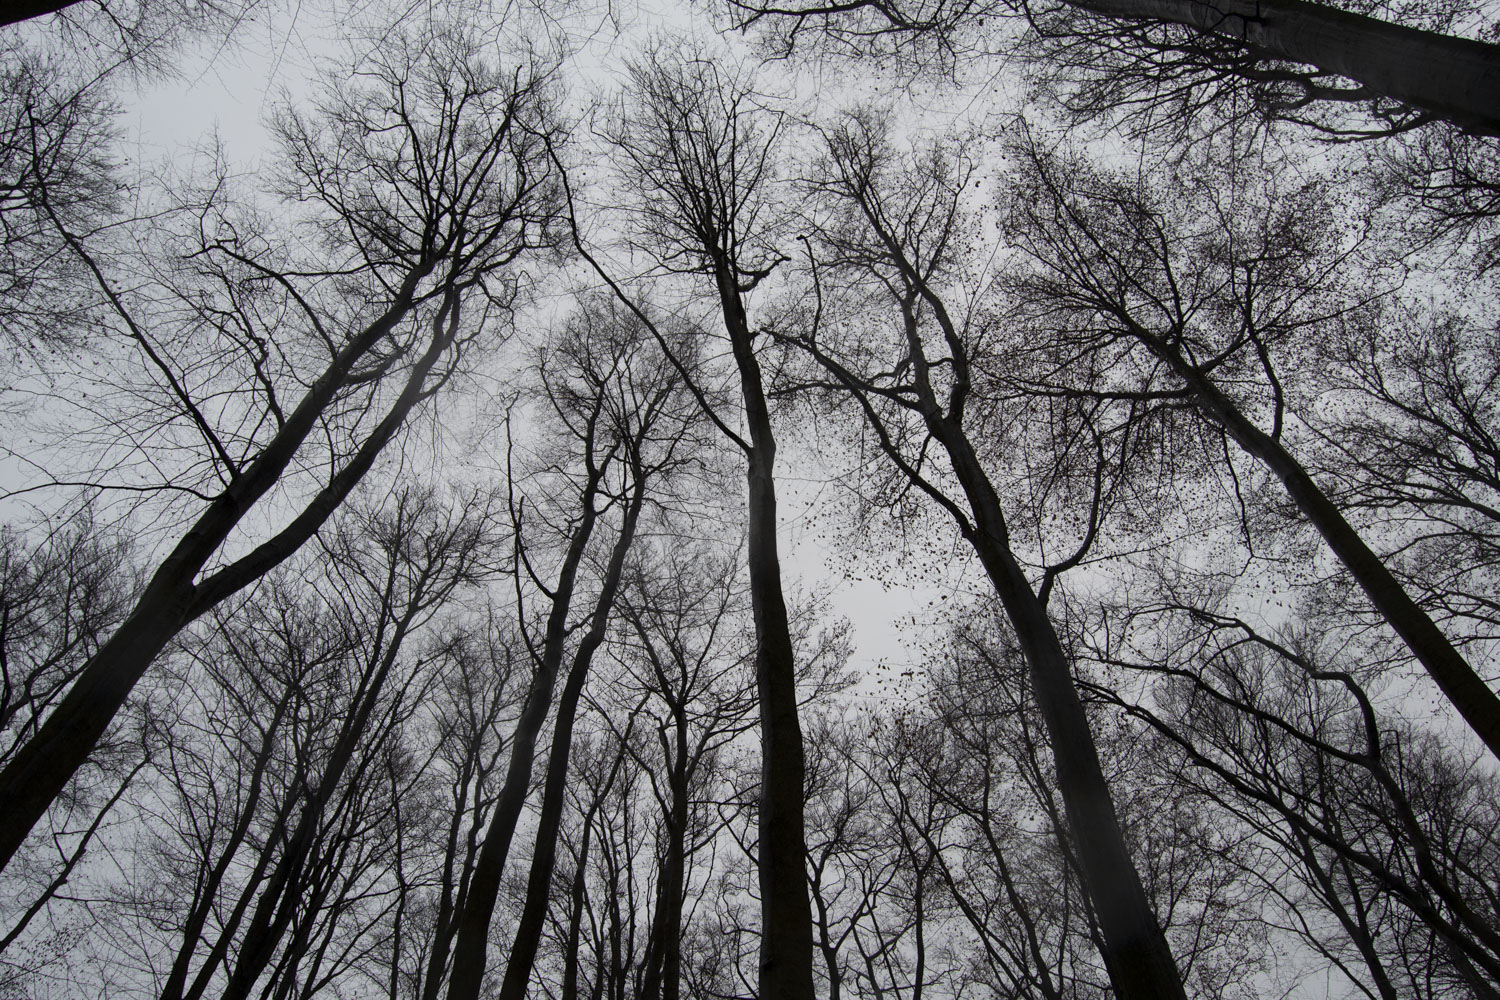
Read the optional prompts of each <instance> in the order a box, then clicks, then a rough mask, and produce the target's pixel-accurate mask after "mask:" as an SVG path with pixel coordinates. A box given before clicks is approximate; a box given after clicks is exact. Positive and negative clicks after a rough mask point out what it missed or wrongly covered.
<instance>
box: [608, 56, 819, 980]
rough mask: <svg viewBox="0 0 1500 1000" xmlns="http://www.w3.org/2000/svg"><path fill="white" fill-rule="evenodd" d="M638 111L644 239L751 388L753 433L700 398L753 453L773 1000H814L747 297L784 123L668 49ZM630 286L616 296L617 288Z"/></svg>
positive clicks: (787, 642) (777, 577)
mask: <svg viewBox="0 0 1500 1000" xmlns="http://www.w3.org/2000/svg"><path fill="white" fill-rule="evenodd" d="M629 99H630V100H631V101H632V102H633V104H632V107H631V108H630V109H629V110H628V111H627V113H626V114H625V117H624V120H623V121H621V122H620V123H619V125H618V127H617V130H616V131H615V132H614V133H613V134H612V135H611V136H610V137H609V138H610V142H611V144H612V145H613V146H614V147H615V149H617V150H618V151H619V154H620V158H621V160H622V161H623V169H624V175H625V183H626V185H628V186H629V187H630V188H631V189H632V190H634V191H636V192H639V200H638V201H637V202H636V204H635V206H633V207H635V208H636V209H637V217H638V220H639V232H640V239H641V240H642V242H643V243H644V244H645V246H646V248H647V249H648V250H649V252H651V253H652V254H653V255H654V256H655V257H656V258H657V260H659V261H660V262H661V266H662V267H663V268H665V269H667V270H670V271H677V272H680V273H687V274H693V275H700V276H702V277H703V278H706V279H708V280H709V281H711V282H712V288H713V296H714V301H715V302H716V304H717V311H718V313H719V315H720V317H721V318H722V321H723V324H724V330H725V333H726V335H727V337H728V340H729V345H730V350H731V353H732V355H733V358H734V365H735V371H736V373H737V375H738V381H739V385H740V396H741V402H742V405H743V415H744V417H743V419H744V424H745V429H746V432H747V433H745V434H741V433H740V432H739V431H736V430H735V429H733V428H731V427H730V426H729V424H728V423H726V422H725V420H724V419H722V418H721V417H720V416H719V415H718V414H717V413H716V412H714V411H713V409H712V407H711V406H709V403H708V400H707V399H706V398H705V396H704V394H703V392H702V390H701V389H700V390H699V391H698V398H699V401H700V402H702V403H704V404H705V405H706V406H709V417H710V419H711V420H712V421H713V422H714V423H715V425H716V426H717V427H718V428H719V430H720V431H721V432H722V433H723V434H724V436H725V437H726V438H727V439H728V440H730V441H731V442H733V444H734V445H735V446H736V447H738V448H739V449H740V450H741V451H742V452H743V453H744V455H745V458H746V463H747V476H748V483H747V487H748V498H749V499H748V513H747V518H748V522H747V523H748V531H749V538H748V546H747V548H748V551H747V561H748V563H749V568H750V594H751V603H752V606H753V608H754V612H755V622H756V626H755V628H756V677H757V685H758V691H759V698H760V708H761V750H762V763H761V767H762V778H761V791H760V796H761V798H760V808H759V822H760V837H759V844H758V855H757V864H758V871H759V879H760V903H761V964H760V979H759V989H760V992H761V993H762V994H763V995H768V996H778V997H786V998H788V1000H810V998H811V997H812V995H813V983H812V916H811V910H810V908H809V904H808V897H807V880H806V875H805V872H804V870H803V865H804V857H805V851H806V848H805V844H804V843H803V833H802V825H803V815H802V808H803V803H802V785H803V771H804V761H803V750H802V733H801V726H800V723H799V722H798V717H797V681H796V677H797V669H796V660H795V657H794V652H793V648H792V639H791V629H790V625H789V621H788V616H787V606H786V599H785V596H784V594H783V592H782V584H781V565H780V556H779V555H778V547H777V541H776V482H775V471H774V469H775V459H776V436H775V430H774V427H773V425H772V421H771V412H770V408H769V406H768V405H767V401H766V389H765V382H764V377H763V374H762V369H761V363H760V359H759V357H758V351H757V347H758V345H757V343H756V340H757V333H756V331H755V330H754V328H753V327H752V326H751V323H750V318H749V312H748V305H747V298H748V296H749V295H750V294H751V293H752V292H754V290H755V289H756V288H757V287H758V286H759V285H760V284H761V282H762V281H764V280H765V279H766V278H767V277H769V276H770V274H771V273H772V271H773V270H774V269H775V267H776V266H777V264H778V263H779V262H780V260H781V259H782V257H781V255H780V254H779V252H778V251H777V250H776V249H775V247H774V245H773V243H772V236H773V230H774V226H775V221H774V220H773V219H771V218H769V215H770V213H771V212H772V206H771V204H770V201H769V198H770V191H769V187H770V185H771V184H772V182H773V181H774V178H775V174H774V157H775V155H776V153H775V149H776V143H777V137H778V134H779V131H780V121H779V119H778V117H777V116H776V115H775V114H774V113H773V112H771V111H770V110H769V109H768V108H767V107H766V106H765V105H764V103H763V102H762V101H761V100H760V98H759V97H758V96H757V95H756V94H755V92H754V90H753V88H752V86H751V84H750V82H749V81H748V80H745V79H742V78H738V77H736V76H734V75H732V74H727V73H724V72H721V71H720V69H719V67H718V66H717V65H716V64H715V63H713V62H712V61H711V60H709V59H708V58H705V57H702V56H690V55H685V54H682V53H678V52H672V51H666V50H658V51H656V52H655V53H653V54H652V55H651V56H649V57H648V58H647V59H646V60H643V61H642V62H639V63H637V64H636V65H635V66H634V67H633V69H632V70H631V82H630V86H629ZM616 288H617V289H618V286H617V285H616Z"/></svg>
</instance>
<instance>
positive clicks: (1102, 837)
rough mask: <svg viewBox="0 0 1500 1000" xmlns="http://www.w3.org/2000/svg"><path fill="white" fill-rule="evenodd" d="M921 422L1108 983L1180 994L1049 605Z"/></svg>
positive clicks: (938, 432) (977, 477)
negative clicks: (984, 579)
mask: <svg viewBox="0 0 1500 1000" xmlns="http://www.w3.org/2000/svg"><path fill="white" fill-rule="evenodd" d="M928 427H929V429H930V430H932V432H933V436H934V437H936V438H937V440H938V442H939V443H940V444H942V445H943V447H944V449H945V450H946V451H947V452H948V456H949V459H950V460H951V462H952V464H953V469H954V472H955V473H956V475H957V477H958V480H959V483H960V484H961V485H962V487H963V490H964V494H965V496H966V497H967V499H968V501H969V506H970V509H971V510H972V511H973V512H974V526H973V530H972V532H971V533H970V535H969V542H970V543H971V544H972V545H973V547H974V550H975V552H976V553H977V554H978V555H979V561H980V562H981V563H982V564H983V566H984V569H985V573H986V574H987V575H988V576H989V578H990V582H991V583H992V584H993V585H994V587H995V592H996V594H997V595H998V596H999V597H1000V603H1001V604H1002V605H1003V606H1004V608H1005V613H1006V616H1007V617H1008V618H1009V619H1010V622H1011V625H1012V627H1013V628H1014V629H1015V630H1016V636H1017V638H1018V639H1019V641H1020V644H1021V649H1022V652H1023V653H1024V654H1025V656H1026V662H1027V665H1028V666H1029V668H1030V672H1031V683H1032V689H1033V691H1034V693H1035V696H1036V701H1037V707H1038V708H1039V709H1040V710H1041V714H1042V722H1043V724H1044V725H1045V726H1046V728H1047V736H1048V738H1049V740H1050V742H1051V744H1052V755H1053V763H1054V766H1055V767H1056V769H1057V784H1058V790H1059V791H1060V792H1061V794H1062V799H1063V806H1064V809H1065V810H1066V812H1067V817H1068V825H1069V827H1070V828H1071V829H1072V832H1073V840H1074V842H1075V844H1076V845H1077V850H1078V858H1079V862H1080V867H1081V868H1082V873H1083V878H1084V884H1085V886H1086V887H1087V889H1088V893H1089V900H1090V902H1091V903H1092V904H1093V907H1094V912H1095V913H1096V915H1097V916H1098V920H1099V928H1100V931H1101V933H1102V934H1103V937H1104V947H1103V949H1102V951H1103V958H1104V964H1105V967H1106V968H1107V969H1108V972H1109V977H1110V982H1111V983H1112V984H1113V986H1114V988H1115V992H1116V993H1117V994H1118V995H1119V996H1120V997H1121V998H1123V1000H1166V998H1179V1000H1182V998H1185V997H1186V994H1185V993H1184V992H1183V987H1182V977H1181V975H1180V974H1179V973H1178V971H1177V965H1176V963H1175V962H1174V961H1173V960H1172V952H1171V949H1170V948H1169V947H1168V945H1167V940H1166V936H1165V935H1164V934H1163V933H1162V929H1161V925H1160V924H1159V923H1158V922H1157V919H1156V914H1155V913H1154V912H1153V911H1152V909H1151V904H1150V902H1149V901H1148V900H1147V899H1146V892H1145V890H1144V889H1143V888H1142V887H1141V880H1140V876H1139V874H1137V872H1136V869H1135V863H1134V862H1133V861H1132V860H1131V858H1130V852H1129V851H1128V850H1126V847H1125V837H1124V834H1123V833H1122V832H1121V829H1120V821H1119V818H1118V817H1117V816H1116V815H1115V808H1114V802H1113V801H1112V799H1111V797H1110V793H1109V784H1108V782H1106V781H1105V779H1104V771H1103V768H1101V767H1100V765H1099V754H1098V751H1097V750H1096V749H1095V747H1094V739H1093V735H1092V732H1091V731H1090V729H1089V722H1088V716H1087V715H1086V714H1085V713H1084V710H1083V702H1082V700H1081V699H1080V698H1079V697H1078V689H1077V687H1076V686H1075V685H1074V683H1073V673H1072V668H1071V666H1070V664H1069V662H1068V658H1067V655H1066V654H1065V653H1064V652H1063V648H1062V643H1061V642H1059V641H1058V638H1057V631H1056V630H1055V629H1054V628H1053V627H1052V621H1051V619H1050V618H1049V617H1048V616H1047V609H1046V607H1045V606H1044V605H1043V604H1042V602H1041V600H1040V598H1038V597H1037V594H1036V591H1035V590H1033V589H1032V587H1031V582H1030V581H1029V580H1027V579H1026V574H1025V572H1024V571H1023V570H1022V569H1021V567H1020V564H1019V563H1017V561H1016V558H1015V555H1014V553H1012V552H1011V549H1010V541H1009V532H1008V530H1007V529H1006V526H1005V519H1004V516H1003V514H1002V511H1001V507H1000V499H999V497H998V495H997V494H996V493H995V490H994V487H993V485H992V484H991V483H990V481H989V478H988V476H986V475H985V473H984V470H983V468H982V467H981V465H980V463H979V460H978V457H977V456H976V455H975V454H974V450H973V446H972V445H971V444H970V443H969V441H968V439H967V438H966V437H965V436H964V435H963V434H962V432H961V431H960V430H959V429H957V428H955V427H953V426H952V425H951V424H950V423H949V422H948V421H947V420H945V419H943V418H942V417H940V416H937V415H929V417H928Z"/></svg>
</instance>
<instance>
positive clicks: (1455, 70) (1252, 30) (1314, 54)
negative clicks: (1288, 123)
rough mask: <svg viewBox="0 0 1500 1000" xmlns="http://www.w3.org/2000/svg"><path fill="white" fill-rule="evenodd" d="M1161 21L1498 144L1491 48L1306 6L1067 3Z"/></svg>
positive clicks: (1499, 90) (1495, 58)
mask: <svg viewBox="0 0 1500 1000" xmlns="http://www.w3.org/2000/svg"><path fill="white" fill-rule="evenodd" d="M1066 2H1067V3H1069V4H1071V5H1072V6H1075V7H1078V8H1081V9H1083V10H1088V11H1092V12H1094V13H1096V14H1103V15H1105V16H1107V17H1121V18H1130V19H1139V20H1152V21H1169V22H1171V23H1173V24H1183V25H1187V26H1188V27H1191V28H1196V29H1198V30H1199V31H1202V32H1204V33H1205V34H1209V35H1213V36H1216V37H1220V38H1227V39H1230V40H1233V41H1235V42H1239V43H1240V44H1242V45H1244V46H1245V48H1247V49H1249V50H1250V51H1251V52H1252V53H1253V54H1254V55H1255V56H1256V57H1258V58H1266V59H1277V60H1285V61H1286V62H1295V63H1305V64H1307V65H1311V66H1316V67H1317V68H1318V69H1320V70H1323V71H1324V72H1327V73H1336V74H1338V75H1339V76H1344V77H1348V78H1349V79H1351V80H1354V81H1356V82H1358V83H1361V84H1363V85H1364V86H1365V87H1366V88H1368V89H1369V90H1370V91H1372V92H1373V93H1372V95H1371V96H1375V95H1384V96H1386V97H1389V98H1392V99H1394V100H1397V101H1400V102H1401V103H1403V104H1408V105H1411V106H1412V107H1414V108H1420V109H1422V110H1423V111H1427V112H1430V113H1431V114H1433V115H1435V116H1437V117H1439V118H1444V119H1447V120H1448V121H1450V122H1452V123H1453V124H1455V125H1457V126H1459V127H1460V128H1463V129H1467V130H1468V131H1471V132H1478V133H1482V134H1484V135H1500V46H1497V45H1492V44H1488V43H1486V42H1478V41H1474V40H1472V39H1468V38H1457V37H1454V36H1452V35H1443V34H1439V33H1438V32H1435V31H1422V30H1420V29H1418V28H1408V27H1405V26H1403V25H1399V24H1392V23H1391V22H1389V21H1382V20H1380V19H1379V18H1374V17H1368V16H1366V15H1364V14H1355V13H1353V12H1351V11H1346V10H1339V9H1337V8H1335V7H1330V6H1326V5H1323V4H1316V3H1307V2H1305V0H1213V2H1212V3H1209V2H1205V0H1066Z"/></svg>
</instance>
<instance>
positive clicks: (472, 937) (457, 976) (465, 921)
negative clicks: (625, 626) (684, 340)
mask: <svg viewBox="0 0 1500 1000" xmlns="http://www.w3.org/2000/svg"><path fill="white" fill-rule="evenodd" d="M647 337H648V334H647V332H646V330H645V327H644V326H643V325H642V324H640V323H639V322H637V318H636V317H635V316H634V315H631V314H624V315H621V314H619V313H618V312H617V311H616V309H615V308H614V307H613V305H612V303H610V302H608V301H604V302H601V301H598V300H595V301H592V302H589V303H587V304H586V305H585V306H584V307H583V308H581V309H580V311H579V313H578V314H577V315H576V316H575V317H574V318H573V319H572V321H571V323H570V325H569V326H568V327H567V328H565V329H564V330H563V331H562V333H561V335H560V337H559V340H558V343H557V344H556V345H554V347H555V350H548V349H544V350H543V351H542V353H541V356H540V360H539V363H538V374H539V376H540V383H541V384H540V386H539V389H540V395H541V396H543V397H545V399H546V400H547V404H548V407H549V408H550V409H551V411H552V413H551V414H550V418H551V419H552V420H553V421H555V424H556V427H557V430H558V431H559V432H560V437H561V438H562V439H563V441H564V442H565V444H564V448H565V449H566V450H563V448H554V449H548V455H547V460H546V466H545V467H546V468H547V470H548V472H550V473H551V474H552V475H551V477H550V478H553V479H560V480H561V481H562V485H563V488H562V490H561V491H559V492H560V494H561V497H560V498H559V499H561V502H562V503H565V504H567V505H568V506H567V507H564V508H563V511H562V512H561V514H560V516H561V517H562V518H563V523H564V525H565V527H564V533H563V535H564V538H566V549H565V552H564V554H563V557H562V560H561V563H560V565H559V567H558V570H557V578H556V583H554V584H553V585H552V586H551V587H548V586H546V585H545V584H543V583H542V582H541V580H540V579H539V577H538V575H537V571H536V569H535V568H534V567H533V561H534V560H535V557H536V552H535V551H532V550H530V549H529V547H528V545H527V542H526V541H525V538H524V535H523V521H524V512H525V501H524V500H520V501H513V506H512V517H513V518H514V523H515V537H516V546H517V552H516V563H517V565H516V567H515V576H516V586H517V593H518V594H519V593H521V589H522V588H523V587H524V586H525V585H526V584H525V581H527V580H529V582H530V583H531V584H532V585H534V586H536V587H537V588H538V589H540V590H541V592H542V594H543V596H544V597H545V598H546V600H545V605H546V606H547V608H548V610H547V614H546V619H545V626H544V630H543V633H542V635H541V638H540V641H536V640H535V639H533V638H532V636H531V635H530V633H529V623H528V622H527V621H526V618H525V611H524V608H520V609H518V611H519V612H520V613H521V614H522V616H523V617H522V618H521V624H522V629H523V635H524V638H525V640H526V645H527V648H528V649H529V650H530V652H531V657H532V660H533V663H534V665H535V674H534V676H533V678H532V685H531V690H530V691H529V692H528V694H527V697H526V704H525V707H524V708H523V710H522V714H521V718H520V719H519V720H518V721H517V725H516V733H515V736H514V737H513V738H512V742H511V752H510V762H509V765H508V766H507V770H506V776H505V785H504V787H503V788H502V789H501V792H500V797H499V800H498V801H497V803H496V806H495V810H494V813H493V814H492V817H491V821H490V826H489V830H488V832H487V834H486V836H485V842H484V847H483V848H482V849H481V851H480V854H479V857H478V859H477V861H476V863H475V869H474V875H473V878H472V879H471V882H470V891H469V897H468V900H467V901H466V904H465V907H464V912H463V915H462V917H461V920H460V929H459V933H458V937H457V939H456V941H455V944H454V960H453V972H452V975H451V978H450V981H449V987H448V996H449V997H450V998H453V1000H472V998H474V997H477V996H478V994H479V991H480V987H481V985H482V977H483V974H484V965H485V950H486V948H487V947H488V943H489V938H488V932H489V922H490V917H491V915H492V913H493V908H494V905H495V896H496V893H497V892H498V891H499V885H500V875H501V873H502V871H503V869H504V866H505V860H506V855H507V854H508V852H509V849H510V841H511V838H512V837H513V836H514V833H515V827H516V822H517V820H518V819H519V817H520V813H521V809H522V807H523V806H524V804H525V801H526V796H527V794H528V793H529V791H530V784H531V769H532V757H533V755H534V753H535V746H536V740H537V738H538V736H539V734H540V732H541V727H542V724H543V722H544V721H545V719H546V717H547V714H548V711H549V709H550V708H551V703H552V692H553V689H554V687H555V686H556V683H557V678H558V676H559V674H560V673H561V672H562V668H563V661H564V659H565V656H566V654H567V651H568V648H569V645H570V643H571V642H572V641H573V640H572V635H573V633H574V631H575V630H576V629H577V628H578V627H579V625H578V624H577V623H574V622H570V620H569V616H570V614H571V613H572V602H573V597H574V593H575V589H576V587H577V586H578V584H579V582H580V577H579V570H580V569H581V568H585V566H586V559H587V557H588V556H589V555H590V553H591V548H590V542H591V540H593V539H594V537H595V534H596V532H597V531H599V530H600V529H601V528H603V527H604V526H605V524H606V523H607V522H605V523H601V518H607V517H609V516H610V515H611V514H612V512H615V511H618V515H617V516H618V518H619V520H618V524H617V525H616V527H615V536H614V539H613V540H612V541H611V543H610V545H609V549H608V552H609V554H608V556H607V557H605V559H604V563H603V565H602V567H600V568H599V570H598V583H597V591H596V592H595V593H594V595H593V600H592V602H591V605H590V606H589V608H588V610H587V611H586V612H585V614H584V618H583V620H584V621H586V622H587V628H586V630H585V632H584V634H583V635H582V636H581V637H580V638H579V639H578V640H577V644H576V645H575V646H573V655H572V660H571V662H570V663H569V665H568V671H567V674H566V677H565V679H564V684H563V691H562V694H561V696H560V698H559V699H558V708H557V713H556V716H555V721H554V730H553V741H552V750H551V753H550V754H549V757H548V764H547V773H546V776H545V779H544V790H543V800H542V815H541V819H540V821H539V825H538V829H537V840H536V849H535V852H534V856H533V859H532V870H531V877H530V879H529V884H528V887H527V893H526V900H525V904H524V910H523V913H522V919H521V924H520V925H519V926H518V928H517V932H516V941H515V945H514V947H513V948H512V951H511V957H510V962H509V963H508V965H507V970H506V977H505V980H504V982H503V983H502V986H501V989H502V990H503V991H504V992H505V993H506V994H514V993H516V992H519V991H522V990H524V988H525V985H526V982H527V980H528V978H529V976H530V974H531V965H532V962H533V961H534V960H535V955H536V948H537V942H538V941H539V939H540V935H541V931H542V928H543V925H544V922H545V920H546V915H547V902H548V895H549V890H550V886H551V881H552V864H553V859H554V857H555V853H554V852H555V850H556V843H557V834H558V825H559V823H560V821H561V813H562V807H563V793H564V791H565V788H564V780H565V778H566V776H567V773H568V756H569V752H570V750H571V740H572V727H573V720H574V715H575V713H576V711H577V707H578V702H579V698H580V697H581V695H582V691H583V684H584V681H585V680H586V679H587V677H588V672H589V667H590V664H591V662H592V659H593V656H594V653H595V651H596V650H597V649H598V648H599V646H600V644H601V643H602V642H603V641H604V638H605V634H606V630H607V627H608V624H609V617H610V614H611V611H612V609H613V607H614V603H615V598H616V594H617V593H618V590H619V587H620V580H621V575H622V573H623V572H624V565H625V558H626V555H627V554H628V553H629V551H630V547H631V545H632V544H633V543H634V541H635V536H636V531H637V527H638V525H639V523H640V517H641V511H642V509H643V508H644V506H645V503H646V497H647V493H648V490H651V489H655V488H656V487H657V480H659V479H664V478H666V477H667V476H668V475H669V474H670V473H671V472H672V471H674V470H675V469H676V468H678V467H679V466H683V465H689V464H691V463H692V462H693V461H694V459H693V458H692V456H691V454H689V452H690V451H691V449H690V447H689V445H690V442H691V441H692V440H693V436H692V434H691V430H690V428H691V426H692V423H693V419H692V417H691V413H692V409H691V408H690V407H689V408H688V412H687V413H685V412H684V401H683V400H682V398H681V396H680V393H681V389H680V383H679V382H678V381H677V378H678V375H677V372H676V371H675V370H674V369H673V368H672V367H671V366H669V365H664V364H662V360H661V357H660V356H659V355H657V354H656V353H655V352H656V350H657V345H656V342H655V341H654V340H648V339H647ZM569 452H571V454H569ZM559 455H563V456H567V458H568V459H570V460H571V461H569V462H567V463H561V462H558V461H557V457H558V456H559ZM574 463H576V464H574ZM570 466H571V467H570ZM544 478H545V477H544ZM546 485H550V486H552V488H555V484H546ZM569 494H571V495H569ZM554 502H556V501H554ZM574 505H576V512H575V511H574V510H569V509H568V507H571V506H574ZM548 514H549V515H550V516H552V517H558V516H559V514H558V513H554V512H548ZM544 516H546V515H544ZM512 970H514V971H512Z"/></svg>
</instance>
